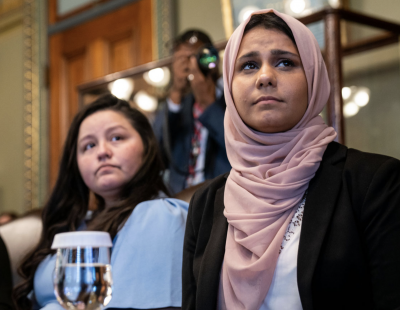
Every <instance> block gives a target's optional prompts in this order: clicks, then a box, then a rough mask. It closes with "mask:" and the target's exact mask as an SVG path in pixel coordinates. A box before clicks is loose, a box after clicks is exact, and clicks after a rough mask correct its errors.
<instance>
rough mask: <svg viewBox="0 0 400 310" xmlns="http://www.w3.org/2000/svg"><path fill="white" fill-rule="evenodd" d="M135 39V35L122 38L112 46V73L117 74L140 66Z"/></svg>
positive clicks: (131, 34)
mask: <svg viewBox="0 0 400 310" xmlns="http://www.w3.org/2000/svg"><path fill="white" fill-rule="evenodd" d="M135 46H137V43H135V37H134V34H133V33H129V36H127V37H124V38H120V39H118V40H115V41H113V42H111V44H110V61H111V68H110V69H111V72H117V71H121V70H125V69H128V68H131V67H134V66H135V65H137V64H138V59H137V58H138V55H137V54H136V53H135V48H134V47H135Z"/></svg>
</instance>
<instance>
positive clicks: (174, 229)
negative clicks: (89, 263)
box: [34, 198, 188, 310]
mask: <svg viewBox="0 0 400 310" xmlns="http://www.w3.org/2000/svg"><path fill="white" fill-rule="evenodd" d="M187 210H188V204H187V203H186V202H183V201H181V200H177V199H170V198H168V199H157V200H150V201H145V202H142V203H140V204H138V205H137V206H136V208H135V209H134V210H133V212H132V214H131V216H130V217H129V219H128V220H127V222H126V223H125V225H124V226H123V227H122V229H121V230H120V231H119V232H118V234H117V235H116V237H115V238H114V240H113V248H112V255H111V266H112V276H113V282H114V283H113V293H112V299H111V301H110V303H109V304H108V305H107V308H114V307H115V308H139V309H149V308H150V309H151V308H164V307H181V300H182V284H181V269H182V250H183V237H184V234H185V226H186V217H187ZM54 267H55V256H54V255H53V256H48V257H47V258H46V259H44V260H43V261H42V262H41V263H40V265H39V267H38V269H37V270H36V273H35V277H34V294H35V298H36V301H37V303H38V304H39V309H45V310H61V309H63V308H62V307H61V305H60V304H59V303H58V302H57V300H56V297H55V295H54V290H53V270H54Z"/></svg>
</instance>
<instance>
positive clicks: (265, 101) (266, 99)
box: [254, 96, 282, 104]
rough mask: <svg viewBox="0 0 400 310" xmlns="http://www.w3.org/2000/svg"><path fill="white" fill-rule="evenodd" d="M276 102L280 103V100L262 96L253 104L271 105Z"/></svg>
mask: <svg viewBox="0 0 400 310" xmlns="http://www.w3.org/2000/svg"><path fill="white" fill-rule="evenodd" d="M276 102H282V100H280V99H278V98H276V97H273V96H262V97H260V98H258V99H257V100H256V102H254V104H257V103H261V104H271V103H276Z"/></svg>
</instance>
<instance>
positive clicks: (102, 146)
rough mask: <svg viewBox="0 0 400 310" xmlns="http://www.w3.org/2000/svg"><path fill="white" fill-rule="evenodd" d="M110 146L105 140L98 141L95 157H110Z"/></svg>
mask: <svg viewBox="0 0 400 310" xmlns="http://www.w3.org/2000/svg"><path fill="white" fill-rule="evenodd" d="M111 155H112V152H111V148H110V147H109V145H108V144H107V143H106V142H100V143H99V145H98V149H97V158H98V159H99V160H100V161H102V160H105V159H108V158H111Z"/></svg>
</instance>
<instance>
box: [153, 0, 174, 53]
mask: <svg viewBox="0 0 400 310" xmlns="http://www.w3.org/2000/svg"><path fill="white" fill-rule="evenodd" d="M175 5H176V3H175V0H153V8H154V36H153V37H154V39H155V42H154V46H155V48H154V55H153V56H154V57H153V58H154V59H160V58H165V57H168V56H170V55H171V48H170V43H171V41H172V39H173V38H174V37H175V35H176V23H175V21H176V18H175V17H176V13H175V12H176V8H175Z"/></svg>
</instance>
